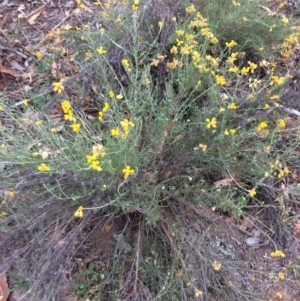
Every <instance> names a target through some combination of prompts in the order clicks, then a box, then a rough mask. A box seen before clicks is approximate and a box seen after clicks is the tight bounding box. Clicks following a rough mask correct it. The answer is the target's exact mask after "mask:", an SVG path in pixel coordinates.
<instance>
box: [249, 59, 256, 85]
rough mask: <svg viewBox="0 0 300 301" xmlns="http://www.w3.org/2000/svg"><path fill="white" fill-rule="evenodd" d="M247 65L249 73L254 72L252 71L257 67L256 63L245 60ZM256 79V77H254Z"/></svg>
mask: <svg viewBox="0 0 300 301" xmlns="http://www.w3.org/2000/svg"><path fill="white" fill-rule="evenodd" d="M247 63H248V65H249V67H250V70H251V73H254V71H255V70H256V69H257V67H258V65H257V64H255V63H252V62H250V61H248V62H247ZM256 80H257V79H256Z"/></svg>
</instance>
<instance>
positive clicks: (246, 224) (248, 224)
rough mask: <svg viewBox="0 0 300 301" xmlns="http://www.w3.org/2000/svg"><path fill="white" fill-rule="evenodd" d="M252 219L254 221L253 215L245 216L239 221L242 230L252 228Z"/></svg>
mask: <svg viewBox="0 0 300 301" xmlns="http://www.w3.org/2000/svg"><path fill="white" fill-rule="evenodd" d="M253 221H254V219H253V217H245V218H244V219H243V220H242V221H241V228H242V230H244V231H246V230H252V228H253V227H254V223H253Z"/></svg>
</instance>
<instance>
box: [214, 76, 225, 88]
mask: <svg viewBox="0 0 300 301" xmlns="http://www.w3.org/2000/svg"><path fill="white" fill-rule="evenodd" d="M215 79H216V84H217V85H219V86H224V85H226V80H225V78H224V76H222V75H216V76H215Z"/></svg>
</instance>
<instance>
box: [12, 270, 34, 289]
mask: <svg viewBox="0 0 300 301" xmlns="http://www.w3.org/2000/svg"><path fill="white" fill-rule="evenodd" d="M7 275H8V277H9V279H10V283H12V286H10V288H9V289H10V291H11V292H13V291H15V290H21V291H23V292H25V291H27V290H28V289H29V287H30V283H29V282H28V280H26V279H25V278H23V277H21V276H19V275H17V274H15V273H12V272H9V273H8V274H7Z"/></svg>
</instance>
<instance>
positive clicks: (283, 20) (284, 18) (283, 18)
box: [281, 16, 289, 26]
mask: <svg viewBox="0 0 300 301" xmlns="http://www.w3.org/2000/svg"><path fill="white" fill-rule="evenodd" d="M281 22H282V23H283V25H284V26H287V25H288V24H289V19H288V18H287V17H286V16H282V18H281Z"/></svg>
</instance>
